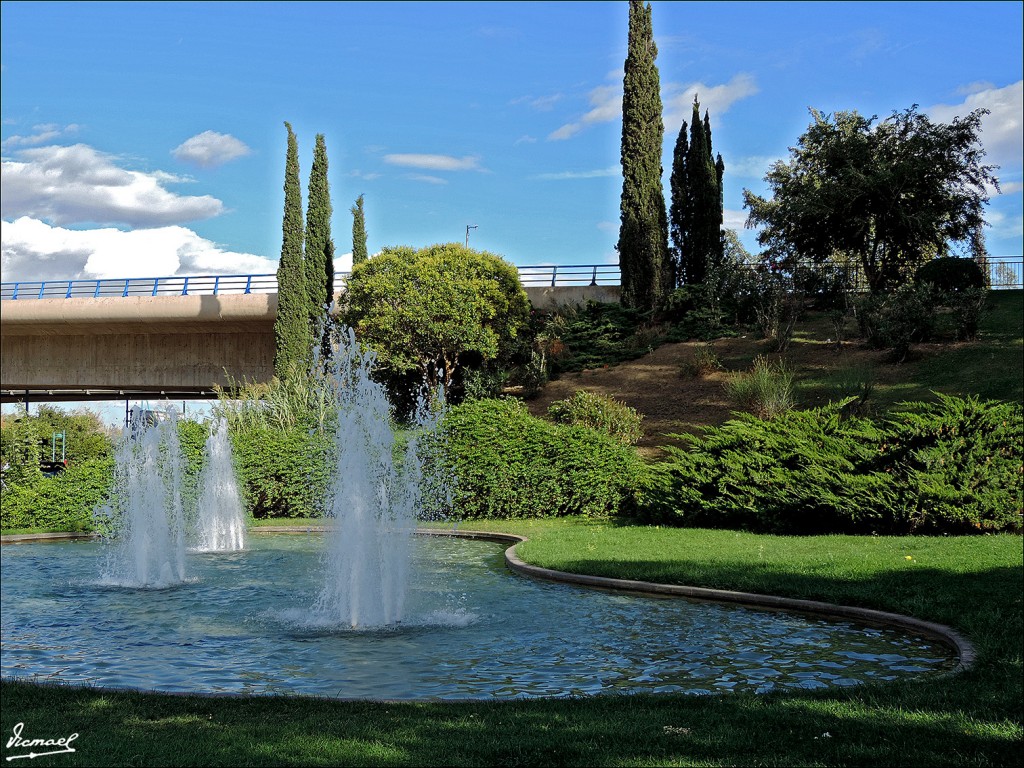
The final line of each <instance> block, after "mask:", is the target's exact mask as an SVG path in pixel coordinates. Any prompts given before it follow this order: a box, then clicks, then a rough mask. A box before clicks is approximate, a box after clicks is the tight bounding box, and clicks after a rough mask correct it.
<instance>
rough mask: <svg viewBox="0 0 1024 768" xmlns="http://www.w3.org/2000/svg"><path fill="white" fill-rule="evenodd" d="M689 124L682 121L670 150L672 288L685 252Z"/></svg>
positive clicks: (678, 279) (679, 273)
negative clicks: (671, 150) (673, 146)
mask: <svg viewBox="0 0 1024 768" xmlns="http://www.w3.org/2000/svg"><path fill="white" fill-rule="evenodd" d="M688 131H689V126H688V125H687V124H686V121H685V120H684V121H683V125H682V127H681V128H680V129H679V135H678V136H677V137H676V146H675V149H674V150H673V152H672V173H671V175H670V176H669V188H670V190H671V192H672V206H671V208H670V209H669V235H670V236H671V238H672V250H671V254H670V259H671V263H672V279H671V285H670V288H672V289H674V288H675V287H676V284H677V283H678V282H679V281H680V280H681V279H682V259H683V254H684V253H685V252H686V221H687V215H686V202H687V197H686V190H687V189H688V188H689V184H687V182H686V154H687V151H688V150H689V147H690V142H689V140H688V138H687V132H688Z"/></svg>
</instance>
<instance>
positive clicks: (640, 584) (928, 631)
mask: <svg viewBox="0 0 1024 768" xmlns="http://www.w3.org/2000/svg"><path fill="white" fill-rule="evenodd" d="M326 530H327V529H326V527H325V526H322V525H309V526H265V527H263V526H261V527H257V528H250V529H249V533H322V532H324V531H326ZM416 533H417V534H418V535H422V536H450V537H452V538H461V539H479V540H483V541H493V542H496V543H499V544H509V545H511V546H509V547H508V548H507V549H506V550H505V564H506V565H507V566H508V567H509V569H510V570H512V571H515V572H516V573H519V574H522V575H525V576H531V577H533V578H536V579H544V580H547V581H557V582H562V583H565V584H581V585H583V586H587V587H596V588H598V589H609V590H614V591H616V592H635V593H639V594H648V595H666V596H673V597H683V598H688V599H690V600H698V601H703V602H713V603H732V604H734V605H742V606H745V607H748V608H760V609H767V610H776V611H787V612H790V613H803V614H809V615H813V616H823V617H826V618H831V619H845V620H848V621H856V622H859V623H861V624H868V625H871V626H881V627H890V628H894V629H900V630H903V631H908V632H912V633H915V634H918V635H924V636H926V637H930V638H932V639H934V640H938V641H939V642H941V643H942V644H943V645H946V646H947V647H949V648H951V649H952V650H953V651H954V652H955V653H956V655H957V665H956V666H955V667H954V668H953V669H952V670H950V672H949V674H956V673H959V672H964V671H966V670H968V669H970V668H971V667H973V666H974V663H975V660H976V658H977V655H976V653H975V651H974V645H973V644H972V643H971V641H970V640H968V639H967V638H966V637H964V636H963V635H961V634H960V633H959V632H957V631H956V630H955V629H953V628H952V627H947V626H946V625H945V624H936V623H935V622H931V621H924V620H923V619H917V618H914V617H913V616H906V615H904V614H901V613H889V612H888V611H879V610H875V609H874V608H859V607H856V606H851V605H838V604H835V603H824V602H820V601H817V600H801V599H798V598H792V597H778V596H775V595H760V594H756V593H753V592H732V591H729V590H725V589H709V588H707V587H689V586H685V585H681V584H658V583H656V582H650V581H632V580H630V579H614V578H610V577H607V576H588V575H586V574H580V573H569V572H567V571H556V570H552V569H551V568H541V567H540V566H537V565H530V564H529V563H526V562H523V561H522V560H520V559H519V556H518V555H517V554H516V551H515V550H516V547H517V546H518V545H519V544H522V543H523V542H525V541H528V539H527V537H526V536H520V535H518V534H514V533H498V532H492V531H459V530H455V529H447V528H418V529H417V530H416ZM91 538H96V534H92V533H24V534H13V535H8V536H0V544H18V543H28V542H32V541H59V540H62V539H91Z"/></svg>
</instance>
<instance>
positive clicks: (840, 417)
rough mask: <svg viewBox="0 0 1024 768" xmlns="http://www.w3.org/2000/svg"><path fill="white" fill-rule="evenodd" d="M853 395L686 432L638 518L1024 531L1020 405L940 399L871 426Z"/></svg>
mask: <svg viewBox="0 0 1024 768" xmlns="http://www.w3.org/2000/svg"><path fill="white" fill-rule="evenodd" d="M848 402H849V401H844V402H840V403H834V404H832V405H830V406H827V407H825V408H820V409H815V410H811V411H793V412H790V413H786V414H783V415H782V416H780V417H778V418H776V419H774V420H772V421H761V420H759V419H757V418H755V417H753V416H749V415H746V414H741V415H739V417H738V418H737V419H735V420H733V421H730V422H727V423H726V424H724V425H723V426H722V427H712V428H707V429H706V431H705V434H704V435H703V436H682V437H683V439H684V440H687V441H688V442H689V443H690V444H691V446H690V450H684V449H680V448H675V447H669V448H667V450H668V451H669V454H670V459H669V460H667V461H665V462H663V463H661V464H659V465H656V467H655V469H654V471H653V472H652V474H651V479H650V484H649V485H648V486H647V487H645V489H644V491H643V492H642V493H641V494H640V503H639V509H640V512H641V515H642V516H644V517H646V518H647V519H649V520H651V521H655V522H661V523H669V524H677V525H689V526H698V527H721V528H744V529H747V530H752V531H759V532H770V533H787V534H810V533H817V534H820V533H875V534H911V533H915V534H963V533H978V532H988V531H992V532H995V531H1016V532H1019V531H1020V530H1021V496H1022V491H1021V481H1020V478H1021V472H1022V452H1024V448H1022V446H1024V426H1022V412H1021V407H1020V406H1019V405H1011V404H1008V403H999V402H987V403H985V402H978V401H977V400H973V399H968V400H961V399H958V398H949V397H943V396H940V398H939V402H938V403H935V404H927V405H925V404H915V405H908V406H906V407H905V409H904V410H903V411H900V412H897V413H896V414H895V415H893V416H892V417H890V419H889V420H887V421H885V422H881V423H876V422H873V421H871V420H868V419H863V418H858V417H850V416H847V415H845V414H844V411H845V407H846V406H847V405H848Z"/></svg>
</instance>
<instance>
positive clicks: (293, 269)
mask: <svg viewBox="0 0 1024 768" xmlns="http://www.w3.org/2000/svg"><path fill="white" fill-rule="evenodd" d="M284 126H285V128H287V129H288V153H287V158H286V160H285V166H284V221H283V223H282V225H281V230H282V238H281V261H280V263H279V264H278V267H277V317H276V318H275V319H274V341H275V348H274V373H276V374H277V377H278V378H279V379H286V378H288V377H289V376H290V375H291V374H292V372H293V371H294V372H299V371H302V372H304V371H305V369H306V367H307V366H308V364H309V353H310V349H311V348H312V337H311V335H310V332H309V298H308V294H307V292H306V276H305V273H304V265H303V258H302V190H301V188H300V186H299V145H298V142H297V141H296V139H295V134H294V133H293V132H292V127H291V125H290V124H289V123H287V122H286V123H285V124H284Z"/></svg>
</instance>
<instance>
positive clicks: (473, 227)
mask: <svg viewBox="0 0 1024 768" xmlns="http://www.w3.org/2000/svg"><path fill="white" fill-rule="evenodd" d="M476 228H477V225H476V224H467V225H466V247H467V248H469V230H471V229H476Z"/></svg>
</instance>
